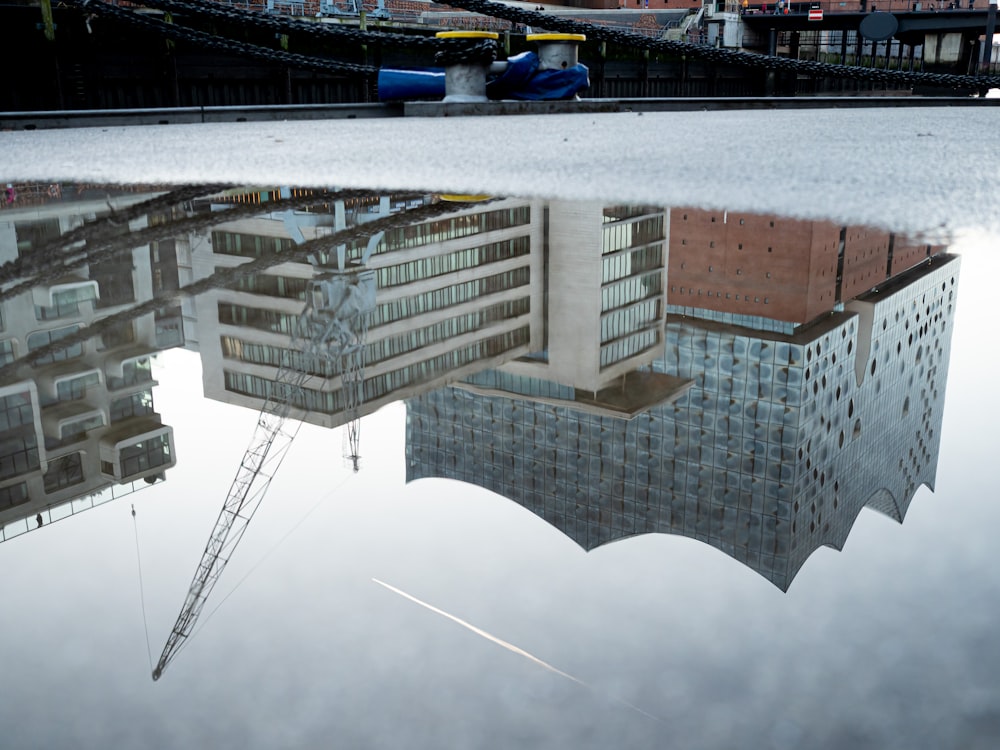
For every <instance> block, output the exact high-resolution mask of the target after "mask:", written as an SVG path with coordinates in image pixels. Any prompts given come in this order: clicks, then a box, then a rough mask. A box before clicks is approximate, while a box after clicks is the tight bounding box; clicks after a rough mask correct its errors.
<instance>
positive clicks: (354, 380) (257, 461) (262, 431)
mask: <svg viewBox="0 0 1000 750" xmlns="http://www.w3.org/2000/svg"><path fill="white" fill-rule="evenodd" d="M341 267H342V268H343V266H341ZM374 307H375V274H374V271H370V270H365V269H364V268H363V267H362V268H354V269H348V270H340V271H333V272H326V273H324V275H322V276H320V277H319V278H316V279H313V280H311V281H310V282H309V285H308V288H307V291H306V304H305V307H304V309H303V311H302V313H301V314H300V315H299V316H298V318H297V320H296V325H295V330H294V331H293V334H292V345H291V347H290V348H289V349H286V350H285V351H284V352H283V354H282V361H281V365H280V367H279V369H278V373H277V376H276V377H275V380H274V382H273V384H272V387H271V389H270V392H269V394H268V397H267V399H266V400H265V402H264V405H263V407H262V408H261V410H260V415H259V417H258V419H257V424H256V427H255V428H254V434H253V437H252V439H251V441H250V444H249V446H248V447H247V450H246V453H245V454H244V456H243V460H242V461H241V462H240V466H239V469H238V470H237V472H236V477H235V478H234V479H233V483H232V485H231V486H230V488H229V494H228V495H227V496H226V500H225V502H224V503H223V505H222V510H221V512H220V513H219V517H218V519H217V520H216V522H215V527H214V528H213V530H212V533H211V535H210V536H209V538H208V543H207V544H206V545H205V551H204V552H203V553H202V556H201V560H200V562H199V563H198V567H197V569H196V570H195V573H194V577H193V578H192V581H191V585H190V587H189V589H188V593H187V597H186V598H185V600H184V604H183V606H182V607H181V611H180V614H179V615H178V617H177V621H176V622H175V623H174V626H173V628H172V629H171V631H170V635H169V636H168V637H167V642H166V644H165V645H164V647H163V652H162V653H161V654H160V658H159V661H158V662H157V664H156V667H155V668H154V669H153V679H154V680H158V679H159V678H160V676H161V675H162V674H163V670H164V669H166V667H167V665H168V664H169V663H170V661H171V660H172V659H173V658H174V656H175V655H176V654H177V651H178V650H179V649H180V648H181V647H182V646H183V645H184V643H185V642H186V641H187V639H188V638H189V637H190V635H191V633H192V631H193V629H194V626H195V623H196V622H197V620H198V616H199V615H200V614H201V611H202V609H203V608H204V606H205V603H206V601H207V600H208V596H209V594H211V592H212V589H213V588H214V587H215V584H216V583H217V582H218V580H219V577H220V576H221V575H222V571H223V570H224V569H225V567H226V565H227V563H228V562H229V559H230V557H231V555H232V552H233V550H234V549H235V548H236V545H237V544H239V541H240V539H242V537H243V534H244V532H245V531H246V528H247V525H248V524H249V523H250V519H251V518H253V515H254V513H255V512H256V511H257V508H258V507H259V506H260V503H261V501H262V500H263V499H264V495H265V494H266V492H267V489H268V487H269V486H270V484H271V480H272V479H273V478H274V475H275V473H276V472H277V470H278V468H279V467H280V465H281V462H282V460H283V459H284V457H285V455H286V453H287V452H288V449H289V447H290V446H291V444H292V442H293V441H294V439H295V436H296V435H297V434H298V431H299V428H300V427H301V425H302V422H301V421H300V420H297V419H296V420H291V421H290V423H289V424H288V425H286V422H289V415H290V412H291V410H292V408H293V407H298V408H300V409H302V410H307V409H308V408H309V403H308V400H307V398H306V393H307V391H306V389H305V387H304V386H305V383H306V381H307V380H309V379H310V378H312V377H325V378H332V377H338V376H339V377H340V382H341V389H340V393H341V406H342V408H343V412H344V414H345V415H346V417H347V424H348V427H347V429H348V434H349V435H350V441H351V450H352V452H353V458H354V466H355V471H356V470H357V449H358V446H357V439H358V436H359V434H360V433H359V431H358V425H357V422H358V409H359V407H360V405H361V403H362V401H363V398H364V362H365V351H364V350H365V344H366V340H367V333H368V318H369V316H370V313H371V311H372V310H374Z"/></svg>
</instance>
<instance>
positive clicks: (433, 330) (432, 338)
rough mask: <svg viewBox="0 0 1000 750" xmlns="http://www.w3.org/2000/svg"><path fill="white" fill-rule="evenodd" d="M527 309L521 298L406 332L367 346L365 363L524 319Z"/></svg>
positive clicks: (380, 360)
mask: <svg viewBox="0 0 1000 750" xmlns="http://www.w3.org/2000/svg"><path fill="white" fill-rule="evenodd" d="M530 306H531V305H530V300H529V299H528V298H527V297H522V298H520V299H516V300H510V301H507V302H500V303H498V304H495V305H491V306H490V307H487V308H485V309H483V310H476V311H474V312H470V313H466V314H465V315H459V316H457V317H454V318H449V319H448V320H443V321H441V322H439V323H435V324H433V325H429V326H424V327H423V328H418V329H416V330H413V331H407V332H406V333H405V334H402V335H401V336H393V337H391V338H387V339H382V340H380V341H375V342H373V343H371V344H369V345H368V350H367V353H366V357H367V360H366V361H367V362H368V363H369V364H374V363H376V362H382V361H384V360H387V359H392V358H393V357H399V356H402V355H403V354H406V353H407V352H411V351H414V350H416V349H421V348H423V347H425V346H430V345H431V344H435V343H437V342H439V341H445V340H447V339H449V338H453V337H455V336H461V335H462V334H465V333H469V332H470V331H476V330H478V329H480V328H482V327H483V326H485V325H488V324H490V323H494V322H497V321H500V320H507V319H509V318H514V317H517V316H519V315H525V314H526V313H528V311H529V309H530Z"/></svg>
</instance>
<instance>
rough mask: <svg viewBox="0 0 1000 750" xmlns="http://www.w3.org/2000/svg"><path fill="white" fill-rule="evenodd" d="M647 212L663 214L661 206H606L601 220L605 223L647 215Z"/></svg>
mask: <svg viewBox="0 0 1000 750" xmlns="http://www.w3.org/2000/svg"><path fill="white" fill-rule="evenodd" d="M649 214H661V215H662V214H663V207H662V206H631V205H625V206H607V207H605V209H604V215H603V220H604V223H605V224H610V223H611V222H615V221H624V220H625V219H633V218H638V217H639V216H648V215H649Z"/></svg>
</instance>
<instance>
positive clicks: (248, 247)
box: [212, 230, 295, 258]
mask: <svg viewBox="0 0 1000 750" xmlns="http://www.w3.org/2000/svg"><path fill="white" fill-rule="evenodd" d="M294 246H295V243H294V242H293V241H292V240H290V239H289V238H287V237H264V236H261V235H259V234H243V233H242V232H223V231H220V230H214V231H213V232H212V249H213V251H214V252H216V253H221V254H223V255H239V256H242V257H244V258H261V257H263V256H267V255H275V254H277V253H281V252H285V251H287V250H290V249H291V248H292V247H294Z"/></svg>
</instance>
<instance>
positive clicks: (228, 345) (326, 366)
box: [219, 336, 336, 378]
mask: <svg viewBox="0 0 1000 750" xmlns="http://www.w3.org/2000/svg"><path fill="white" fill-rule="evenodd" d="M219 338H220V341H221V343H222V356H224V357H225V358H226V359H236V360H239V361H241V362H250V363H251V364H255V365H268V366H270V367H281V366H282V365H283V364H284V363H285V362H286V359H287V362H288V365H289V367H291V368H292V369H293V370H295V371H297V372H306V373H308V374H309V375H319V376H320V377H324V378H329V377H333V376H334V375H335V374H336V373H335V372H334V368H333V366H332V364H331V363H329V362H327V361H320V360H318V359H316V358H314V357H306V356H305V355H303V353H302V352H299V351H294V350H292V349H289V348H287V347H282V346H272V345H270V344H258V343H255V342H252V341H245V340H243V339H241V338H238V337H236V336H220V337H219Z"/></svg>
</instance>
